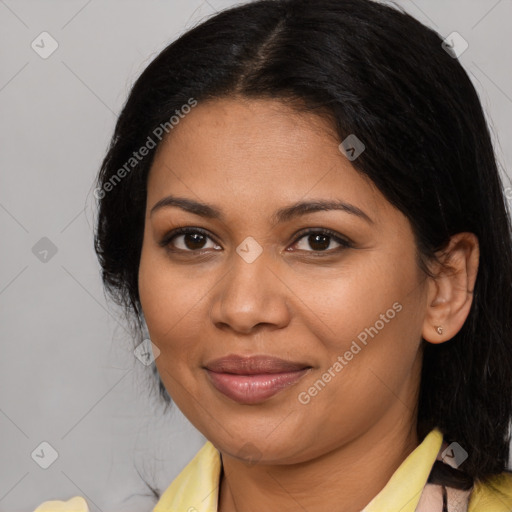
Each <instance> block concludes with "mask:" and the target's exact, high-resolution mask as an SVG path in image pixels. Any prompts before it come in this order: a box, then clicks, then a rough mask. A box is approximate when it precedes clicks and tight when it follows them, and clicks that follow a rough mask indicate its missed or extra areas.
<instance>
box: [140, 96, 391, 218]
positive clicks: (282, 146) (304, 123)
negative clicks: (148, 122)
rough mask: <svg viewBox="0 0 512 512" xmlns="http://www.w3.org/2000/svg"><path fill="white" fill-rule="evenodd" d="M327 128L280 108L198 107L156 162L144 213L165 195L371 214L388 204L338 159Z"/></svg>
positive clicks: (274, 104)
mask: <svg viewBox="0 0 512 512" xmlns="http://www.w3.org/2000/svg"><path fill="white" fill-rule="evenodd" d="M340 142H341V141H340V140H338V137H337V135H336V133H335V131H334V130H333V128H332V126H331V124H330V122H329V121H328V120H327V119H325V118H323V117H320V116H318V115H315V114H313V113H309V112H308V113H306V112H298V111H297V110H295V109H293V108H292V107H291V106H288V105H286V104H283V103H282V102H281V101H279V100H267V99H257V100H254V99H250V100H249V99H242V98H225V99H217V100H211V101H207V102H205V103H199V104H198V105H197V106H196V107H195V108H194V109H192V111H191V112H190V113H189V114H187V115H186V116H184V117H183V118H182V119H180V121H179V123H178V124H177V125H176V126H174V128H173V129H172V131H171V132H170V134H169V136H168V137H167V138H166V139H164V140H163V141H162V143H161V145H160V146H159V148H158V151H157V153H156V155H155V159H154V161H153V165H152V168H151V171H150V174H149V178H148V208H150V207H151V205H152V204H154V203H155V202H157V201H158V200H160V199H161V198H162V197H163V196H165V195H166V194H171V193H172V194H173V195H181V196H187V197H190V198H194V199H196V200H197V199H199V200H205V201H208V202H210V201H211V200H212V199H215V202H216V203H219V204H225V205H226V207H232V208H234V209H236V208H235V207H236V206H239V207H242V206H244V205H245V206H249V205H252V206H253V207H254V206H255V205H256V204H259V205H260V209H261V208H262V207H263V205H271V204H273V205H276V204H286V203H288V202H292V201H297V200H298V199H305V198H318V197H322V198H323V199H347V200H348V199H350V201H351V202H352V203H358V206H360V207H361V208H365V209H366V210H367V211H369V213H374V214H376V213H377V212H378V211H379V209H381V208H384V207H386V203H387V201H386V200H385V198H384V197H383V196H382V195H381V194H380V192H379V191H378V190H377V189H376V187H375V186H374V185H373V183H371V181H370V180H369V179H368V178H366V177H365V176H364V175H362V174H361V173H359V172H357V171H356V170H355V169H354V168H353V166H352V165H351V163H350V161H349V160H348V159H347V158H346V157H345V156H344V155H343V154H342V153H341V152H340V150H339V148H338V146H339V143H340Z"/></svg>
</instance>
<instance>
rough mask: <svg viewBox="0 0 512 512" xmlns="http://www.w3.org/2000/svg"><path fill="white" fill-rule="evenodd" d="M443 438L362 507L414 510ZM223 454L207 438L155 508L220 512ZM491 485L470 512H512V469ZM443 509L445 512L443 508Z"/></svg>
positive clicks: (431, 441)
mask: <svg viewBox="0 0 512 512" xmlns="http://www.w3.org/2000/svg"><path fill="white" fill-rule="evenodd" d="M442 442H443V435H442V434H441V432H440V431H439V430H438V429H433V430H432V431H431V432H430V433H429V434H428V435H427V436H426V437H425V439H424V440H423V441H422V442H421V443H420V445H419V446H417V447H416V448H415V449H414V450H413V451H412V452H411V453H410V454H409V456H408V457H407V458H406V459H405V460H404V461H403V462H402V464H401V465H400V466H399V467H398V469H397V470H396V471H395V472H394V473H393V475H392V476H391V478H390V479H389V481H388V483H387V484H386V485H385V487H384V488H383V489H382V490H381V491H380V492H379V493H378V494H377V496H375V497H374V498H373V499H372V500H371V502H370V503H369V504H368V505H367V506H366V507H365V508H364V510H363V511H362V512H414V511H415V510H416V507H417V506H418V502H419V500H420V496H421V493H422V492H423V489H424V488H425V485H426V484H427V479H428V476H429V474H430V471H431V469H432V466H433V464H434V462H435V460H436V457H437V455H438V453H439V449H440V448H441V445H442ZM220 474H221V458H220V453H219V452H218V450H217V449H216V448H215V447H214V446H213V444H212V443H210V442H207V443H206V444H205V445H204V446H203V447H202V448H201V449H200V450H199V452H198V453H197V454H196V456H195V457H194V458H193V459H192V460H191V461H190V462H189V464H188V465H187V466H186V467H185V468H184V469H183V471H182V472H181V473H180V474H179V475H178V476H177V478H176V479H175V480H174V481H173V482H172V483H171V485H170V486H169V487H168V488H167V490H166V491H165V492H164V493H163V495H162V496H161V498H160V500H159V501H158V503H157V504H156V505H155V508H154V509H153V512H217V499H218V489H219V480H220ZM491 483H492V487H491V486H490V485H482V484H478V483H477V484H476V485H475V487H474V489H473V491H472V493H471V497H470V501H469V506H468V512H511V511H512V474H508V473H503V474H502V475H497V476H496V477H494V478H493V479H492V480H491ZM34 512H89V511H88V508H87V503H86V501H85V500H84V499H83V498H81V497H75V498H73V499H72V500H70V501H67V502H62V501H48V502H45V503H43V504H42V505H40V506H39V507H38V508H37V509H36V510H35V511H34ZM439 512H440V511H439Z"/></svg>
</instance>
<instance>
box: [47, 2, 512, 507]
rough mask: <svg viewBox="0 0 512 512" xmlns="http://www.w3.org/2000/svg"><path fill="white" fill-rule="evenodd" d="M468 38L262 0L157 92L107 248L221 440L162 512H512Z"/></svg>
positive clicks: (186, 397)
mask: <svg viewBox="0 0 512 512" xmlns="http://www.w3.org/2000/svg"><path fill="white" fill-rule="evenodd" d="M405 35H407V39H404V36H405ZM452 46H453V44H446V43H443V41H442V39H441V38H440V37H439V35H438V34H436V33H435V32H433V31H432V30H430V29H428V28H426V27H425V26H423V25H421V24H420V23H419V22H418V21H416V20H414V19H413V18H411V17H410V16H409V15H407V14H404V13H402V12H400V11H398V10H396V9H394V8H391V7H388V6H384V5H380V4H377V3H374V2H371V1H369V0H342V1H340V0H318V1H316V2H307V1H306V0H276V1H273V0H261V1H256V2H252V3H249V4H246V5H243V6H240V7H237V8H233V9H230V10H227V11H224V12H221V13H220V14H218V15H216V16H214V17H213V18H211V19H209V20H207V21H206V22H204V23H202V24H201V25H199V26H198V27H196V28H194V29H193V30H191V31H189V32H188V33H186V34H184V35H183V36H182V37H180V38H179V39H178V40H177V41H175V42H174V43H172V44H171V45H169V46H168V47H167V48H166V49H164V50H163V51H162V53H161V54H160V55H159V56H158V57H157V58H156V59H155V60H154V61H153V62H152V63H151V64H150V65H149V66H148V68H147V69H146V70H145V71H144V73H143V74H142V75H141V77H140V78H139V79H138V81H137V82H136V84H135V85H134V87H133V90H132V91H131V94H130V97H129V98H128V101H127V103H126V105H125V107H124V109H123V111H122V113H121V115H120V117H119V120H118V123H117V126H116V129H115V133H114V136H113V139H112V143H111V147H110V149H109V151H108V154H107V156H106V158H105V160H104V162H103V165H102V169H101V172H100V175H99V180H98V188H97V189H96V191H95V195H96V196H97V198H98V199H99V217H98V224H97V233H96V251H97V254H98V257H99V260H100V263H101V266H102V271H103V281H104V284H105V286H106V288H107V290H108V291H109V292H110V293H111V294H112V296H113V297H114V299H116V300H117V302H118V303H120V304H122V305H123V306H125V307H126V308H127V311H128V312H129V313H131V314H132V318H135V319H136V320H137V322H138V326H139V329H140V332H142V331H143V329H145V328H146V327H147V330H148V332H149V335H150V338H151V340H152V343H153V349H154V352H155V354H154V355H155V357H156V360H155V364H156V369H157V371H158V375H159V379H160V385H161V392H162V396H163V397H164V398H166V399H168V395H170V397H172V400H173V401H174V402H175V403H176V405H177V406H178V407H179V408H180V409H181V410H182V411H183V413H184V414H185V415H186V416H187V417H188V418H189V420H190V421H191V422H192V423H193V424H194V425H195V427H197V428H198V429H199V431H201V432H202V433H203V434H204V436H205V437H206V438H207V439H208V443H206V445H205V446H204V447H203V448H202V449H201V451H200V452H199V453H198V454H197V455H196V457H195V458H194V459H193V461H192V462H191V463H190V464H189V465H188V466H187V467H186V468H185V469H184V470H183V472H182V473H181V474H180V475H179V476H178V478H177V479H176V480H175V481H174V482H173V483H172V484H171V485H170V487H169V488H168V489H167V491H166V492H165V493H164V494H163V495H162V496H161V497H160V500H159V502H158V504H157V505H156V507H155V509H154V511H155V512H164V511H165V512H170V511H201V512H203V511H204V512H205V511H220V512H234V511H238V512H240V511H244V512H248V511H256V510H257V511H260V510H280V511H292V510H293V511H295V510H307V511H308V512H315V511H322V512H324V511H325V510H343V511H344V512H352V511H361V510H364V512H382V511H397V512H398V511H401V512H406V511H409V512H412V511H414V510H417V511H422V512H426V511H428V512H431V511H437V510H439V511H463V510H464V511H466V510H467V511H469V512H480V511H485V512H498V511H505V510H507V511H509V510H511V509H512V474H511V473H510V472H509V471H507V470H506V464H507V460H508V455H509V444H510V434H509V425H510V420H511V416H512V410H511V405H512V403H511V397H512V370H511V369H512V350H511V348H512V347H511V344H512V341H511V339H512V336H511V335H512V315H511V311H512V286H511V285H512V253H511V248H512V242H511V235H510V221H509V217H508V215H507V209H506V203H505V199H504V194H503V191H502V184H501V182H500V178H499V174H498V171H497V166H496V161H495V157H494V154H493V149H492V145H491V140H490V137H489V132H488V129H487V126H486V123H485V119H484V115H483V113H482V109H481V106H480V103H479V100H478V97H477V94H476V92H475V90H474V88H473V86H472V84H471V82H470V80H469V78H468V76H467V74H466V73H465V72H464V70H463V69H462V67H461V65H460V64H459V62H458V61H457V59H456V58H455V57H456V54H455V53H454V51H453V48H451V47H452ZM167 393H168V394H167ZM52 507H53V508H52ZM58 507H61V508H58ZM86 507H87V506H86V503H85V501H84V500H83V499H82V498H80V497H76V498H75V499H74V501H72V502H67V503H63V502H48V503H46V504H43V505H42V506H41V507H40V508H38V509H37V510H38V511H41V510H66V511H71V510H87V508H86Z"/></svg>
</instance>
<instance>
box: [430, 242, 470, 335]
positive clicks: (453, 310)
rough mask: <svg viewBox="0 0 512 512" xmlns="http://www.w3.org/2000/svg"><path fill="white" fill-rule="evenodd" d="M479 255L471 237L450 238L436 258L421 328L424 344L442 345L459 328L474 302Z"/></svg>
mask: <svg viewBox="0 0 512 512" xmlns="http://www.w3.org/2000/svg"><path fill="white" fill-rule="evenodd" d="M479 255H480V253H479V246H478V238H477V237H476V235H474V234H473V233H457V234H456V235H453V236H452V237H451V239H450V243H449V244H448V247H447V248H446V249H444V250H442V251H440V252H439V253H438V254H437V258H438V260H437V262H436V264H435V267H436V269H435V270H433V273H434V275H435V277H430V278H429V290H428V294H427V303H426V308H427V309H426V315H425V320H424V324H423V332H422V336H423V338H424V339H425V340H426V341H428V342H430V343H435V344H437V343H443V342H445V341H448V340H450V339H451V338H453V337H454V336H455V335H456V334H457V333H458V332H459V331H460V329H461V328H462V326H463V324H464V322H465V321H466V318H467V316H468V314H469V311H470V309H471V304H472V302H473V289H474V286H475V281H476V276H477V273H478V262H479Z"/></svg>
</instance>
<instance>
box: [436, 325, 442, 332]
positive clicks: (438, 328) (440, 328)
mask: <svg viewBox="0 0 512 512" xmlns="http://www.w3.org/2000/svg"><path fill="white" fill-rule="evenodd" d="M436 331H437V334H443V328H442V327H441V326H440V325H438V326H436Z"/></svg>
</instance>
